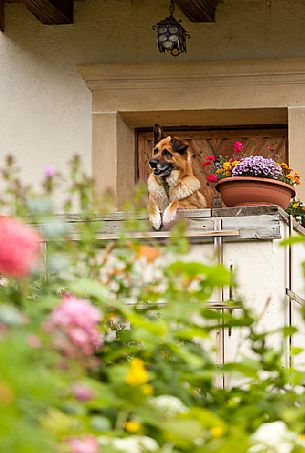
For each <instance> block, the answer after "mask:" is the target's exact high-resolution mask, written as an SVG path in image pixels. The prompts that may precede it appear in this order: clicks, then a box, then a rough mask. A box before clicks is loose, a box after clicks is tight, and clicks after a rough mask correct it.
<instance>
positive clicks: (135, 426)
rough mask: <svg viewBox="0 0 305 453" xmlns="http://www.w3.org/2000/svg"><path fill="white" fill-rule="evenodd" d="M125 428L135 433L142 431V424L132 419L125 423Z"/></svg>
mask: <svg viewBox="0 0 305 453" xmlns="http://www.w3.org/2000/svg"><path fill="white" fill-rule="evenodd" d="M124 428H125V430H126V431H127V432H128V433H131V434H135V433H138V432H139V431H140V428H141V425H140V423H138V422H135V421H130V422H126V423H125V425H124Z"/></svg>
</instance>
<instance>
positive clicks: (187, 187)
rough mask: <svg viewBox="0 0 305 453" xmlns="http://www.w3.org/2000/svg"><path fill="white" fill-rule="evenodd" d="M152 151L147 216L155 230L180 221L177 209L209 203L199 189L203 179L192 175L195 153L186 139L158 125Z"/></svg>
mask: <svg viewBox="0 0 305 453" xmlns="http://www.w3.org/2000/svg"><path fill="white" fill-rule="evenodd" d="M153 153H154V155H153V157H152V159H150V161H149V165H150V167H151V169H152V173H151V174H150V175H149V178H148V193H149V199H148V206H147V208H148V218H149V221H150V223H151V224H152V226H153V227H154V229H155V230H159V229H160V228H161V226H162V224H163V226H164V228H165V229H167V230H168V229H169V228H170V227H171V226H172V225H173V224H174V223H175V221H176V220H177V211H178V209H194V208H206V207H207V202H206V199H205V197H204V196H203V195H202V194H201V193H200V192H199V189H200V181H199V179H198V178H196V177H195V176H194V175H193V168H192V156H191V153H190V151H189V149H188V144H187V143H186V142H185V141H183V140H181V139H179V138H177V137H173V138H171V137H170V136H168V137H166V136H165V135H164V133H163V131H162V129H161V128H160V126H159V125H158V124H156V125H155V127H154V151H153ZM162 211H164V212H163V215H162V214H161V212H162Z"/></svg>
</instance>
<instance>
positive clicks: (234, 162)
mask: <svg viewBox="0 0 305 453" xmlns="http://www.w3.org/2000/svg"><path fill="white" fill-rule="evenodd" d="M239 163H240V160H233V162H231V165H232V167H235V165H237V164H239Z"/></svg>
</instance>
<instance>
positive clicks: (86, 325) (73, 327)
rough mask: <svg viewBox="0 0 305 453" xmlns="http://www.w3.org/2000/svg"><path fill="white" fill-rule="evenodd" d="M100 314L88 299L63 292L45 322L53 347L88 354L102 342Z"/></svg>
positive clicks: (69, 353)
mask: <svg viewBox="0 0 305 453" xmlns="http://www.w3.org/2000/svg"><path fill="white" fill-rule="evenodd" d="M101 319H102V314H101V312H100V310H98V309H97V308H96V307H94V305H92V304H91V302H90V301H89V300H83V299H77V298H76V297H73V296H67V295H65V296H64V297H63V300H62V302H61V303H60V305H58V307H56V308H55V309H54V311H53V312H52V314H51V316H50V317H49V319H48V320H47V322H46V323H45V329H46V330H47V331H49V332H53V333H54V335H55V341H54V347H55V348H56V349H57V350H59V351H61V352H63V353H64V354H65V355H66V356H67V357H70V358H77V357H79V356H91V355H93V354H94V353H95V352H96V351H97V350H98V349H99V348H100V347H101V346H102V337H101V334H100V332H99V330H98V323H99V322H100V321H101Z"/></svg>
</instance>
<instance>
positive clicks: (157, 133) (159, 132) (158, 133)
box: [154, 124, 165, 145]
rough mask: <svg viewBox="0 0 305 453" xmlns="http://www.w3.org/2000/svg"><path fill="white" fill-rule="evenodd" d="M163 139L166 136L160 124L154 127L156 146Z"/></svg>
mask: <svg viewBox="0 0 305 453" xmlns="http://www.w3.org/2000/svg"><path fill="white" fill-rule="evenodd" d="M162 138H165V134H164V132H163V129H162V127H161V126H159V124H155V125H154V145H156V144H157V143H159V141H160V140H162Z"/></svg>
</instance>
